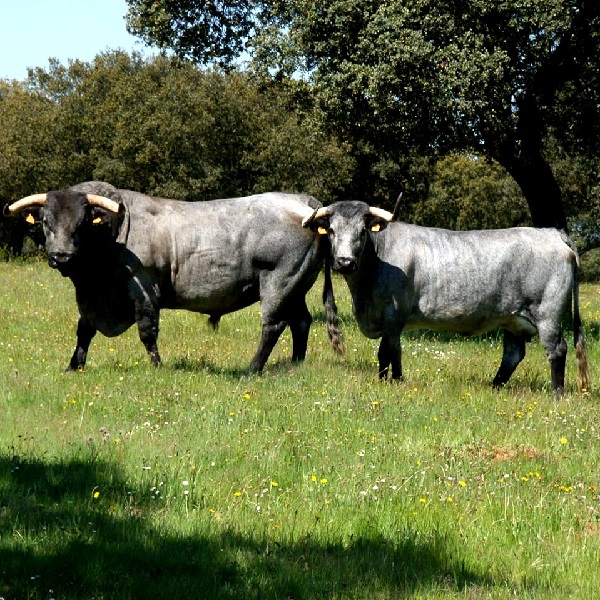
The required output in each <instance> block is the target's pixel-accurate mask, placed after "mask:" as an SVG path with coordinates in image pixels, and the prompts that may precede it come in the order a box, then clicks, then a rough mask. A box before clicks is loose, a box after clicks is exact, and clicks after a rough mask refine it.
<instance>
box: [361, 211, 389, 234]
mask: <svg viewBox="0 0 600 600" xmlns="http://www.w3.org/2000/svg"><path fill="white" fill-rule="evenodd" d="M388 223H389V222H388V221H386V220H385V219H382V218H381V217H376V216H375V215H367V216H366V227H367V229H368V230H369V231H372V232H373V233H379V232H380V231H383V230H384V229H385V228H386V227H387V226H388Z"/></svg>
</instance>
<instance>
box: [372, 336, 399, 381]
mask: <svg viewBox="0 0 600 600" xmlns="http://www.w3.org/2000/svg"><path fill="white" fill-rule="evenodd" d="M377 358H378V360H379V378H380V379H387V376H388V372H389V368H390V365H391V367H392V379H395V380H401V379H402V346H401V344H400V336H399V335H391V336H390V335H384V336H383V337H382V338H381V343H380V344H379V351H378V353H377Z"/></svg>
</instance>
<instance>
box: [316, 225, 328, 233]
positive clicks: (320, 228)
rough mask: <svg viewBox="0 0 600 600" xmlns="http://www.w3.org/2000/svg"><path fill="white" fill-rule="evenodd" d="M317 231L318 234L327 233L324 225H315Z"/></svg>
mask: <svg viewBox="0 0 600 600" xmlns="http://www.w3.org/2000/svg"><path fill="white" fill-rule="evenodd" d="M317 233H318V234H320V235H327V229H325V227H317Z"/></svg>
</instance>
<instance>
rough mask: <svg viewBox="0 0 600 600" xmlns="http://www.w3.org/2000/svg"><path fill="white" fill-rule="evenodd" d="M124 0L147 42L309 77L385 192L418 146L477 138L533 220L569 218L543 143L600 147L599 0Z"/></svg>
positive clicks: (399, 183) (363, 176)
mask: <svg viewBox="0 0 600 600" xmlns="http://www.w3.org/2000/svg"><path fill="white" fill-rule="evenodd" d="M127 1H128V4H129V6H130V11H129V17H128V18H129V27H130V30H131V31H132V32H133V33H135V34H138V35H140V36H142V37H143V38H144V39H145V40H146V42H148V43H152V44H157V45H158V46H160V47H162V48H169V49H171V50H173V51H174V52H175V53H177V54H179V55H180V56H182V57H186V58H190V59H192V60H196V61H201V62H207V61H213V62H219V63H222V64H225V65H227V64H231V63H232V61H233V60H234V59H235V58H236V57H239V56H240V54H241V53H242V52H244V51H245V52H248V53H249V54H250V56H251V57H252V58H253V60H254V68H255V69H256V72H259V73H263V74H265V73H268V74H270V75H271V76H272V77H274V78H275V79H277V80H279V81H281V80H283V79H287V80H290V79H292V78H294V77H295V78H303V79H304V80H305V81H308V82H310V84H311V92H312V93H313V94H314V98H315V99H316V101H317V102H318V104H319V106H320V107H321V108H322V109H323V111H324V114H325V116H326V125H328V126H329V127H330V131H335V132H336V133H337V134H339V135H340V136H341V137H342V138H343V139H346V140H348V141H349V142H350V143H352V145H353V149H354V154H355V158H356V159H357V160H358V162H359V167H360V168H359V169H357V185H356V188H357V189H359V188H360V187H361V186H362V188H363V189H364V188H365V187H366V188H367V189H370V191H371V192H374V193H375V195H377V186H376V185H375V184H374V183H373V182H374V181H381V180H382V178H383V179H386V178H387V180H388V181H387V183H386V186H384V187H386V189H388V190H389V189H393V188H394V187H396V189H401V188H405V189H407V190H408V193H409V195H410V193H411V191H412V188H411V185H412V183H413V182H412V179H411V173H410V169H409V167H407V164H408V165H410V164H411V163H412V161H413V158H414V157H421V156H435V155H444V154H446V153H448V152H449V151H452V150H462V151H470V152H473V153H476V154H479V155H484V156H487V157H490V158H493V159H495V160H496V161H497V162H498V163H499V164H500V165H502V166H503V167H504V168H505V169H506V170H507V172H508V173H510V175H511V176H512V177H513V178H514V180H515V181H516V182H517V184H518V185H519V187H520V188H521V190H522V191H523V194H524V196H525V198H526V200H527V203H528V205H529V209H530V211H531V215H532V219H533V222H534V224H536V225H538V226H558V227H563V228H565V227H566V213H565V210H564V205H563V201H562V191H561V189H560V186H559V185H558V183H557V179H556V176H555V173H554V172H553V171H552V169H551V167H550V164H549V161H548V158H547V144H548V142H549V140H550V139H552V140H555V141H556V142H557V143H559V144H560V145H561V147H563V148H564V149H565V151H567V152H574V153H576V154H583V155H586V156H590V157H597V155H598V139H599V136H598V133H599V131H598V127H599V126H598V123H599V122H600V119H599V117H600V115H599V114H598V112H599V106H600V102H599V101H598V90H599V89H600V88H599V84H600V81H599V74H600V44H599V41H600V3H598V2H597V0H546V1H545V2H539V0H511V1H508V0H507V1H502V2H499V1H498V0H403V1H399V0H352V1H351V2H349V1H348V0H331V1H330V2H320V1H316V0H294V1H291V2H281V1H280V0H272V1H260V0H237V1H236V2H228V3H225V2H219V1H215V0H213V1H208V2H203V3H198V2H197V1H196V0H127Z"/></svg>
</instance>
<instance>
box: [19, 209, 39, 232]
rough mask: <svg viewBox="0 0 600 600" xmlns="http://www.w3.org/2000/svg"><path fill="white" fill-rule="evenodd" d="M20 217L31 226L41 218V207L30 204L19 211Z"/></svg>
mask: <svg viewBox="0 0 600 600" xmlns="http://www.w3.org/2000/svg"><path fill="white" fill-rule="evenodd" d="M21 218H22V219H23V220H24V221H25V223H27V225H29V226H30V227H33V226H34V225H36V224H37V223H39V222H40V221H41V220H42V215H41V208H40V207H39V206H31V207H28V208H26V209H24V210H23V211H21Z"/></svg>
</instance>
